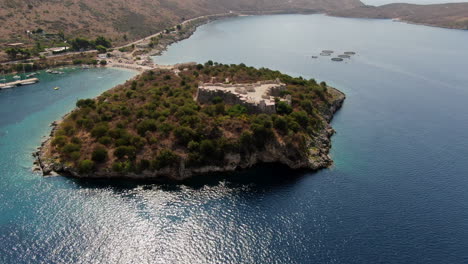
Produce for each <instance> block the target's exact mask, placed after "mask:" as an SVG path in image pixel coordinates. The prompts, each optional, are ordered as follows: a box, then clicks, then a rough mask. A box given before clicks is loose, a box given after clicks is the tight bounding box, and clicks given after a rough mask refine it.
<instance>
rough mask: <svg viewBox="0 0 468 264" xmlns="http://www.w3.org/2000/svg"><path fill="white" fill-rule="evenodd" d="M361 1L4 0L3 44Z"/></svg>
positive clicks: (133, 34) (134, 33) (0, 7)
mask: <svg viewBox="0 0 468 264" xmlns="http://www.w3.org/2000/svg"><path fill="white" fill-rule="evenodd" d="M360 5H362V3H361V2H360V1H359V0H289V1H283V0H132V1H128V0H101V1H93V0H0V23H1V24H2V27H0V34H1V36H3V37H2V40H3V41H5V40H6V39H15V38H16V39H18V40H19V39H22V38H24V36H25V34H24V32H25V30H36V29H37V28H41V29H44V30H45V31H46V32H50V33H57V32H60V31H63V32H64V33H65V34H68V35H70V34H72V35H77V36H87V37H92V36H96V35H105V36H108V37H112V38H114V39H115V40H116V41H122V37H123V35H127V36H128V38H129V39H135V38H138V37H143V36H146V35H149V34H151V33H154V32H157V31H159V30H162V29H164V28H165V27H168V26H173V25H175V24H177V23H179V22H180V21H182V20H184V19H187V18H193V17H197V16H200V15H207V14H217V13H225V12H229V11H275V10H284V11H288V10H316V11H332V10H336V9H341V8H345V9H348V8H354V7H357V6H360Z"/></svg>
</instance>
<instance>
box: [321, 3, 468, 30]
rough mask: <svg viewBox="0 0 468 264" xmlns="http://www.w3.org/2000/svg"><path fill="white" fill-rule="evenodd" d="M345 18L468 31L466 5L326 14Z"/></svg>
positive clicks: (408, 6) (397, 5)
mask: <svg viewBox="0 0 468 264" xmlns="http://www.w3.org/2000/svg"><path fill="white" fill-rule="evenodd" d="M327 15H329V16H335V17H347V18H370V19H393V20H395V21H398V22H405V23H409V24H415V25H424V26H431V27H439V28H447V29H461V30H468V3H448V4H430V5H416V4H404V3H395V4H387V5H382V6H362V7H356V8H352V9H345V10H338V11H331V12H328V13H327Z"/></svg>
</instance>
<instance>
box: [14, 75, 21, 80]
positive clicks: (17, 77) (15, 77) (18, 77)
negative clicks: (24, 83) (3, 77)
mask: <svg viewBox="0 0 468 264" xmlns="http://www.w3.org/2000/svg"><path fill="white" fill-rule="evenodd" d="M13 79H21V76H18V75H15V76H13Z"/></svg>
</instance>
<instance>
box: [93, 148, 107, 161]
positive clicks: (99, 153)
mask: <svg viewBox="0 0 468 264" xmlns="http://www.w3.org/2000/svg"><path fill="white" fill-rule="evenodd" d="M91 156H92V158H91V159H92V160H93V161H94V162H96V163H102V162H104V161H106V160H107V150H106V149H105V148H103V147H97V148H95V149H94V151H93V153H92V155H91Z"/></svg>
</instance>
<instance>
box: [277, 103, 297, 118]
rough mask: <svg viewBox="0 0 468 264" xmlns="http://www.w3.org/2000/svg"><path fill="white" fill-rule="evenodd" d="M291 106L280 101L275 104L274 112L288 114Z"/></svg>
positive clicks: (291, 109)
mask: <svg viewBox="0 0 468 264" xmlns="http://www.w3.org/2000/svg"><path fill="white" fill-rule="evenodd" d="M292 111H293V108H292V106H290V105H289V104H288V103H286V102H284V101H280V102H278V103H277V104H276V113H278V114H280V115H289V114H290V113H292Z"/></svg>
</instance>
